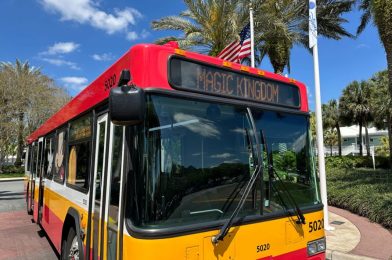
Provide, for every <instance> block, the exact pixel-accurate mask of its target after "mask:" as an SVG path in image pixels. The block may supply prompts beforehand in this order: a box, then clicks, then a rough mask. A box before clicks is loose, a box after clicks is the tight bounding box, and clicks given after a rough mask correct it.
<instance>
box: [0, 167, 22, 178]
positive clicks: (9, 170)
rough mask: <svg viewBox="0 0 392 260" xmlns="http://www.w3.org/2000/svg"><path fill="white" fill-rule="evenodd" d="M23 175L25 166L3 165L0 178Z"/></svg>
mask: <svg viewBox="0 0 392 260" xmlns="http://www.w3.org/2000/svg"><path fill="white" fill-rule="evenodd" d="M23 176H25V174H24V168H23V167H17V166H13V165H3V166H2V167H1V171H0V179H1V178H14V177H23Z"/></svg>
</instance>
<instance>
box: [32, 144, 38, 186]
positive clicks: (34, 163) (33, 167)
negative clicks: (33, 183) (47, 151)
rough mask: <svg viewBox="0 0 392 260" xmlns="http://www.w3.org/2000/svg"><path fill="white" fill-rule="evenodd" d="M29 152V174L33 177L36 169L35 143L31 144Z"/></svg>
mask: <svg viewBox="0 0 392 260" xmlns="http://www.w3.org/2000/svg"><path fill="white" fill-rule="evenodd" d="M32 151H33V152H32V153H31V174H32V175H33V178H34V177H35V173H36V169H37V143H34V144H33V149H32Z"/></svg>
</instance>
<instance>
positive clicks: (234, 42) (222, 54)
mask: <svg viewBox="0 0 392 260" xmlns="http://www.w3.org/2000/svg"><path fill="white" fill-rule="evenodd" d="M235 45H238V41H233V42H232V43H230V44H229V45H228V46H226V47H225V48H224V49H223V50H222V51H221V52H220V53H219V54H218V56H217V57H218V58H221V59H222V57H224V56H225V55H226V53H228V52H230V51H231V49H232V48H233V46H235Z"/></svg>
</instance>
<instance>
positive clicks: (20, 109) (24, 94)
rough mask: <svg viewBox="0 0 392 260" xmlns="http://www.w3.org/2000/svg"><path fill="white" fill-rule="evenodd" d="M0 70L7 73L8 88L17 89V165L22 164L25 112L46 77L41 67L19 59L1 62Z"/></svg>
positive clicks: (15, 104)
mask: <svg viewBox="0 0 392 260" xmlns="http://www.w3.org/2000/svg"><path fill="white" fill-rule="evenodd" d="M0 71H1V72H2V73H4V74H5V75H7V79H8V81H7V82H8V84H9V85H8V88H12V89H14V90H15V93H14V95H15V97H16V98H14V99H13V100H12V103H13V106H14V107H15V117H16V118H17V120H18V130H17V132H18V134H17V136H18V137H17V140H18V141H17V154H16V160H15V165H16V166H20V165H21V164H22V160H21V159H22V153H23V146H24V131H25V122H24V120H25V113H26V111H27V110H28V107H29V100H30V95H31V94H32V93H33V91H32V88H33V87H34V86H37V85H40V84H41V83H42V80H44V79H45V78H46V77H45V76H43V75H42V74H41V70H40V69H39V68H35V67H31V66H30V64H29V63H28V62H27V61H26V62H24V63H22V62H21V61H19V60H18V59H17V60H16V62H15V64H12V63H4V62H2V63H0ZM45 80H46V79H45Z"/></svg>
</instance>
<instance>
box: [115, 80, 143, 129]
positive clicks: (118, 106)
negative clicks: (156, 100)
mask: <svg viewBox="0 0 392 260" xmlns="http://www.w3.org/2000/svg"><path fill="white" fill-rule="evenodd" d="M145 102H146V101H145V97H144V91H143V90H142V89H141V88H137V87H134V86H127V85H123V86H120V87H117V88H112V89H111V90H110V94H109V114H110V118H111V120H112V122H113V124H115V125H139V124H141V123H142V122H143V121H144V113H145Z"/></svg>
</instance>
